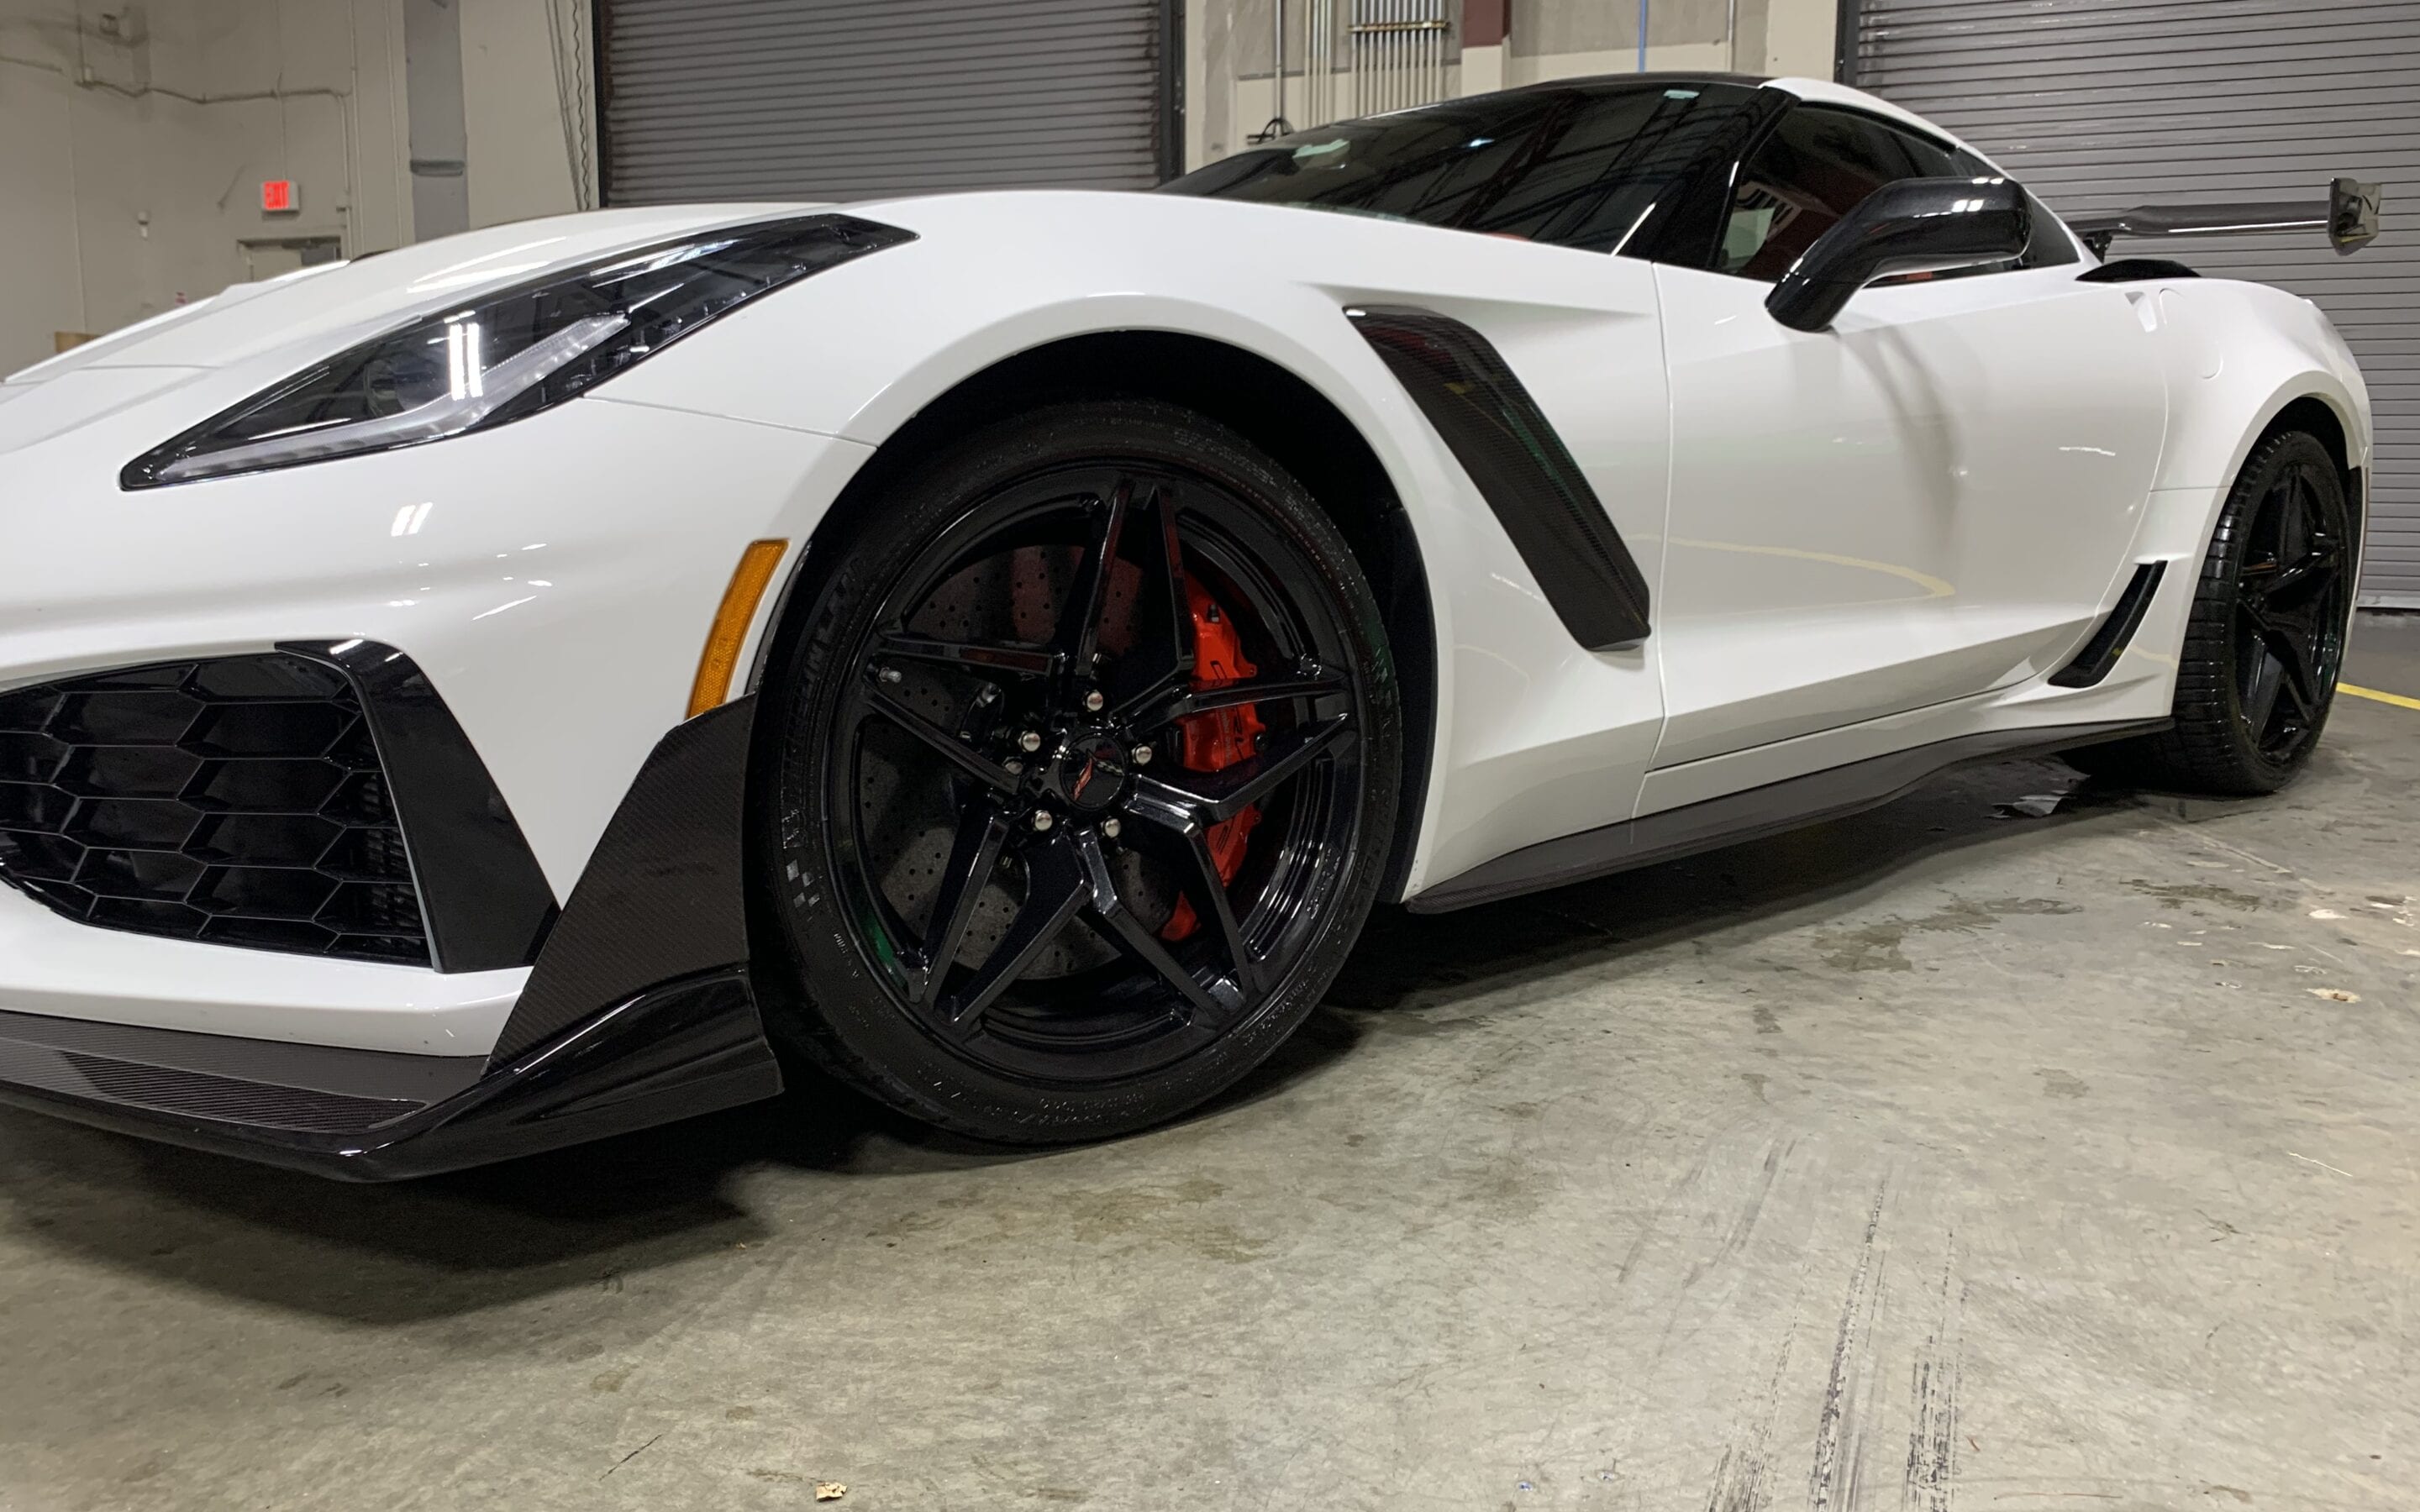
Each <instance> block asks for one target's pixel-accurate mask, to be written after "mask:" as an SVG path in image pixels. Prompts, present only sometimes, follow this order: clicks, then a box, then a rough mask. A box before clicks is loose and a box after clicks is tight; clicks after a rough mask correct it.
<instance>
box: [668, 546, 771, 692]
mask: <svg viewBox="0 0 2420 1512" xmlns="http://www.w3.org/2000/svg"><path fill="white" fill-rule="evenodd" d="M789 549H790V543H789V542H787V541H751V542H749V543H748V549H747V550H745V551H742V552H741V553H739V565H737V567H734V568H732V569H731V586H730V587H728V588H726V589H724V590H723V591H722V607H721V609H716V610H715V611H714V628H713V629H712V630H711V631H709V632H707V634H706V654H705V655H703V656H699V657H698V658H697V681H696V682H694V683H692V684H690V690H689V717H690V718H692V719H694V718H696V717H698V716H699V715H701V714H704V713H705V712H706V710H708V709H716V708H721V706H722V705H723V704H724V703H726V702H729V701H730V699H731V679H732V675H733V674H734V673H736V672H737V671H738V670H739V648H740V647H741V646H743V645H745V644H747V642H748V626H749V625H752V624H754V623H755V620H756V606H757V605H758V604H761V603H763V602H764V600H765V590H766V589H767V588H768V587H769V586H770V585H771V584H772V581H773V569H774V568H776V567H778V566H780V565H781V564H782V555H783V552H785V551H787V550H789Z"/></svg>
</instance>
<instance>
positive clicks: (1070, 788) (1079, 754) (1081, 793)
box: [1042, 730, 1126, 814]
mask: <svg viewBox="0 0 2420 1512" xmlns="http://www.w3.org/2000/svg"><path fill="white" fill-rule="evenodd" d="M1042 780H1043V785H1044V786H1045V787H1047V788H1048V789H1049V790H1050V792H1051V793H1052V794H1053V795H1055V796H1057V798H1058V799H1059V801H1060V802H1062V803H1063V804H1065V805H1066V806H1067V807H1068V808H1070V809H1072V810H1075V811H1076V812H1078V813H1080V814H1096V813H1100V812H1103V811H1104V810H1107V809H1109V806H1110V805H1112V804H1114V803H1116V802H1117V801H1118V799H1119V797H1120V796H1121V795H1124V794H1125V788H1126V753H1125V748H1124V747H1122V746H1120V745H1119V744H1118V743H1117V742H1116V741H1114V740H1112V739H1110V738H1109V735H1108V734H1107V733H1105V732H1102V731H1098V730H1090V731H1078V732H1077V733H1073V734H1070V735H1069V736H1067V737H1066V738H1065V739H1064V740H1062V741H1061V742H1060V743H1059V750H1058V753H1057V754H1056V755H1054V756H1052V757H1051V758H1050V762H1049V765H1048V767H1047V769H1046V770H1045V771H1044V773H1043V777H1042Z"/></svg>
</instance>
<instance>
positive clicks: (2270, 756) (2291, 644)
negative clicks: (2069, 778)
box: [2067, 431, 2357, 796]
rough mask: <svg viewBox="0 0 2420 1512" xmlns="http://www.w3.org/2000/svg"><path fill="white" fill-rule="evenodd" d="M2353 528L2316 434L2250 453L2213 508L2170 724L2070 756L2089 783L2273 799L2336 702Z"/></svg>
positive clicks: (2280, 438) (2288, 436)
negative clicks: (2096, 779) (2214, 513)
mask: <svg viewBox="0 0 2420 1512" xmlns="http://www.w3.org/2000/svg"><path fill="white" fill-rule="evenodd" d="M2356 526H2357V522H2355V521H2354V520H2353V519H2352V517H2351V510H2350V504H2349V502H2348V501H2347V499H2346V496H2345V485H2344V478H2343V474H2342V473H2340V472H2339V471H2337V469H2336V464H2335V457H2333V456H2332V455H2329V452H2328V449H2327V447H2326V446H2325V445H2323V444H2322V443H2321V442H2320V441H2319V440H2318V439H2317V438H2316V437H2313V436H2311V435H2309V434H2307V433H2305V432H2303V431H2282V432H2279V433H2278V434H2276V435H2273V436H2271V437H2269V438H2268V439H2267V440H2263V441H2262V442H2261V443H2260V444H2259V445H2258V446H2257V447H2256V448H2254V449H2253V453H2252V455H2251V456H2250V457H2249V458H2247V459H2246V460H2245V462H2244V464H2243V471H2242V474H2240V475H2239V476H2238V477H2237V479H2236V482H2235V486H2234V487H2233V488H2232V489H2231V490H2229V492H2228V494H2227V498H2226V504H2225V505H2224V506H2223V507H2222V508H2221V509H2220V510H2219V516H2218V527H2217V529H2216V531H2215V532H2213V533H2212V535H2211V543H2210V552H2209V554H2208V556H2207V557H2206V558H2204V560H2203V563H2202V571H2201V580H2200V582H2199V584H2198V585H2197V587H2196V589H2195V595H2194V606H2193V615H2192V618H2191V619H2190V620H2189V621H2187V623H2186V626H2185V639H2184V646H2183V650H2182V652H2181V654H2180V657H2179V660H2178V670H2177V693H2176V703H2175V707H2174V717H2175V720H2176V723H2175V725H2174V727H2173V728H2171V729H2169V730H2167V731H2166V732H2164V733H2160V734H2156V735H2145V736H2139V737H2137V738H2135V739H2132V740H2122V741H2114V742H2111V743H2110V744H2107V745H2102V746H2090V747H2086V748H2083V749H2080V750H2076V751H2072V752H2071V753H2069V755H2068V758H2067V759H2068V761H2069V763H2070V764H2072V765H2074V766H2075V767H2076V768H2078V769H2079V770H2081V771H2084V772H2087V773H2090V774H2091V775H2093V776H2095V777H2104V778H2108V779H2113V780H2116V781H2120V782H2125V783H2128V784H2131V785H2134V786H2139V787H2149V788H2159V789H2164V790H2168V791H2173V792H2182V793H2206V794H2214V795H2228V796H2250V795H2260V794H2267V793H2274V792H2276V791H2277V790H2278V789H2279V788H2281V787H2284V786H2285V785H2286V784H2287V783H2288V782H2289V781H2291V780H2292V779H2293V777H2294V774H2295V773H2297V772H2299V771H2301V770H2302V769H2303V767H2304V764H2306V763H2307V762H2308V761H2309V760H2310V757H2311V752H2312V750H2313V749H2314V748H2317V747H2318V745H2319V734H2320V732H2321V731H2323V730H2324V729H2325V728H2326V727H2327V720H2328V711H2329V709H2330V708H2331V707H2333V706H2334V704H2335V690H2336V675H2337V672H2338V671H2340V670H2341V668H2342V666H2343V664H2344V647H2345V632H2346V625H2347V623H2348V621H2349V619H2350V615H2351V612H2352V563H2353V560H2354V551H2353V543H2354V540H2355V535H2354V531H2355V529H2356Z"/></svg>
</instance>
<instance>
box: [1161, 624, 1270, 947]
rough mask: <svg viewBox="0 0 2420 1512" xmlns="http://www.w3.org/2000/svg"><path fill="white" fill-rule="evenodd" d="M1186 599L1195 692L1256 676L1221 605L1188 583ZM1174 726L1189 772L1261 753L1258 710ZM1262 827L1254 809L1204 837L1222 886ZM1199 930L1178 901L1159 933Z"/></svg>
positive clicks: (1197, 717) (1194, 717)
mask: <svg viewBox="0 0 2420 1512" xmlns="http://www.w3.org/2000/svg"><path fill="white" fill-rule="evenodd" d="M1185 597H1186V602H1187V607H1189V608H1190V609H1192V611H1193V687H1194V691H1196V692H1200V691H1202V689H1204V688H1212V687H1226V686H1227V685H1228V684H1230V683H1237V682H1241V681H1243V680H1244V679H1245V678H1247V677H1251V676H1254V675H1257V674H1258V673H1259V671H1260V669H1259V668H1258V667H1255V666H1253V665H1252V664H1251V663H1250V662H1249V661H1248V660H1246V659H1245V657H1244V642H1243V639H1242V638H1241V637H1240V636H1238V635H1236V634H1235V626H1234V623H1233V621H1232V620H1231V619H1230V618H1229V617H1228V615H1227V612H1226V610H1224V609H1220V608H1219V607H1218V600H1217V599H1215V598H1212V597H1211V596H1210V594H1209V593H1208V591H1207V590H1205V589H1203V588H1202V585H1201V584H1200V583H1198V582H1196V581H1194V580H1193V579H1190V578H1188V579H1186V582H1185ZM1176 723H1177V728H1178V729H1179V730H1180V731H1182V732H1183V733H1184V735H1185V753H1184V755H1183V756H1182V757H1180V758H1179V759H1178V764H1179V765H1181V766H1183V767H1184V768H1185V769H1186V770H1187V771H1188V772H1223V771H1225V770H1226V769H1227V768H1228V767H1230V766H1233V765H1234V764H1236V763H1237V762H1243V761H1249V760H1251V759H1252V757H1253V756H1254V755H1255V754H1257V753H1258V752H1259V749H1260V739H1261V730H1262V725H1261V713H1260V709H1259V708H1258V707H1257V706H1256V705H1253V704H1250V703H1245V704H1239V705H1237V706H1236V707H1234V708H1232V709H1213V710H1211V711H1210V712H1209V713H1207V714H1189V715H1187V716H1186V717H1184V718H1182V719H1179V720H1178V721H1177V722H1176ZM1260 822H1261V807H1260V805H1259V804H1254V805H1252V806H1251V807H1250V808H1249V809H1246V810H1242V811H1241V812H1239V813H1237V814H1236V815H1235V816H1234V817H1233V818H1232V819H1222V820H1220V821H1218V823H1217V824H1215V825H1211V826H1210V828H1209V830H1208V831H1207V832H1206V833H1205V834H1204V835H1203V837H1202V838H1203V839H1204V840H1205V841H1208V842H1209V846H1210V862H1211V864H1212V865H1213V866H1215V867H1217V868H1218V881H1219V882H1220V884H1221V885H1224V884H1226V883H1230V882H1233V881H1234V880H1235V873H1236V872H1239V871H1241V870H1243V866H1244V849H1245V847H1246V845H1248V844H1249V842H1250V841H1251V838H1252V826H1253V825H1257V824H1259V823H1260ZM1201 927H1202V920H1201V918H1200V917H1199V916H1198V915H1196V914H1195V913H1194V911H1193V900H1192V899H1190V898H1179V899H1177V900H1176V909H1175V911H1174V912H1172V913H1171V914H1170V915H1169V916H1168V922H1167V923H1166V924H1165V925H1163V926H1162V927H1161V928H1160V932H1159V937H1160V938H1161V939H1164V940H1182V939H1186V938H1188V937H1190V936H1191V934H1192V933H1193V932H1194V931H1195V930H1197V929H1199V928H1201Z"/></svg>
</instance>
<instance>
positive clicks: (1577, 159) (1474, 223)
mask: <svg viewBox="0 0 2420 1512" xmlns="http://www.w3.org/2000/svg"><path fill="white" fill-rule="evenodd" d="M1753 97H1754V91H1752V90H1749V89H1745V88H1742V87H1740V86H1739V85H1728V84H1718V83H1708V84H1703V85H1679V86H1675V87H1671V88H1652V87H1651V88H1634V89H1622V90H1605V91H1596V92H1588V93H1581V92H1576V91H1575V92H1574V94H1573V95H1572V97H1571V100H1570V104H1569V106H1568V108H1567V109H1566V110H1564V111H1563V112H1562V113H1561V114H1560V115H1559V117H1558V119H1557V121H1556V122H1555V124H1554V125H1553V126H1551V127H1549V128H1548V129H1547V130H1545V131H1542V132H1541V133H1540V134H1539V138H1538V141H1537V143H1536V145H1535V146H1534V147H1532V148H1531V149H1530V150H1529V151H1528V153H1526V154H1524V155H1523V156H1522V157H1521V158H1520V159H1519V160H1518V161H1516V162H1513V163H1512V164H1511V165H1510V166H1508V167H1507V169H1506V170H1505V173H1504V175H1503V177H1501V178H1499V179H1498V180H1497V182H1496V183H1495V184H1493V185H1491V186H1489V192H1488V197H1487V199H1486V202H1485V203H1484V204H1483V205H1481V206H1480V207H1478V208H1476V209H1475V210H1474V212H1473V214H1472V215H1471V216H1470V217H1469V218H1468V219H1467V220H1466V221H1465V222H1464V223H1463V224H1465V225H1466V226H1467V227H1468V228H1469V229H1471V230H1473V231H1485V232H1489V233H1492V234H1494V235H1497V236H1517V237H1523V238H1526V239H1529V240H1531V241H1544V242H1547V243H1550V244H1552V245H1554V246H1559V247H1578V248H1581V249H1584V250H1586V251H1589V252H1611V251H1614V250H1616V249H1617V248H1619V247H1620V246H1621V244H1622V242H1623V241H1624V240H1625V239H1627V238H1628V237H1629V236H1630V234H1631V233H1632V232H1633V231H1634V230H1635V229H1636V228H1637V226H1638V225H1639V224H1641V223H1642V221H1643V220H1644V219H1645V217H1646V216H1647V215H1648V213H1649V212H1650V211H1652V209H1653V208H1655V207H1656V205H1657V204H1658V203H1660V202H1662V201H1663V200H1665V199H1666V198H1668V196H1669V195H1670V193H1671V192H1672V189H1673V186H1674V185H1675V184H1676V183H1677V182H1678V181H1679V180H1680V178H1681V177H1682V176H1683V174H1685V173H1687V172H1688V171H1689V170H1690V169H1691V168H1693V167H1694V166H1696V165H1698V164H1699V163H1700V162H1703V161H1705V159H1706V157H1707V153H1708V149H1709V147H1710V144H1711V143H1712V140H1713V138H1714V135H1715V133H1716V132H1718V131H1720V130H1721V129H1722V128H1723V127H1724V125H1725V124H1726V123H1727V122H1729V121H1730V120H1731V119H1732V118H1734V117H1735V116H1737V115H1738V114H1739V112H1740V109H1741V108H1742V106H1743V105H1744V104H1745V102H1746V101H1747V100H1750V99H1752V98H1753Z"/></svg>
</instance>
